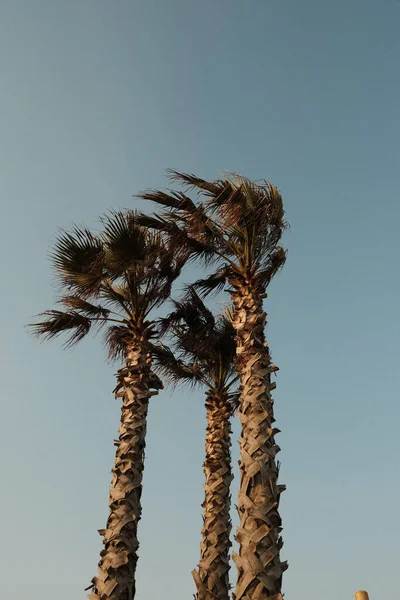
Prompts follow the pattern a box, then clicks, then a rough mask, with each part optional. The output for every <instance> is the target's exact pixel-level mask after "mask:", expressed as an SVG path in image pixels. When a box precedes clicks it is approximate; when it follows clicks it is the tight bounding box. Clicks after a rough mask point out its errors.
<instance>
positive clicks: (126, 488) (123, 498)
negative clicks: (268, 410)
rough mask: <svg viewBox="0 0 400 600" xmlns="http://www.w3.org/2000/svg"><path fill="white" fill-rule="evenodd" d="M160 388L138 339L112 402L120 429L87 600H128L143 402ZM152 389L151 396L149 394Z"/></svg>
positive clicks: (133, 567)
mask: <svg viewBox="0 0 400 600" xmlns="http://www.w3.org/2000/svg"><path fill="white" fill-rule="evenodd" d="M161 388H162V384H161V382H160V380H159V379H158V377H157V376H156V375H155V374H154V373H152V371H151V358H150V353H149V352H148V350H147V343H146V341H145V340H143V339H139V340H138V341H137V343H134V344H132V346H131V347H130V348H129V349H128V351H127V360H126V366H125V367H124V368H122V369H120V370H119V371H118V374H117V386H116V388H115V390H114V392H115V397H116V398H122V409H121V425H120V428H119V439H118V441H115V445H116V447H117V450H116V456H115V462H114V467H113V469H112V473H113V479H112V483H111V488H110V498H109V511H110V512H109V517H108V520H107V526H106V529H102V530H99V533H100V535H102V536H103V543H104V549H103V550H102V552H101V553H100V556H101V559H100V562H99V571H98V575H97V577H94V578H93V579H92V584H93V586H91V587H92V593H91V594H90V595H89V599H90V600H133V598H134V597H135V591H136V590H135V572H136V564H137V560H138V555H137V550H138V547H139V542H138V539H137V528H138V523H139V520H140V517H141V513H142V506H141V495H142V476H143V468H144V449H145V437H146V419H147V411H148V405H149V398H150V396H153V395H155V394H157V393H158V392H157V390H159V389H161ZM152 389H153V390H155V391H152Z"/></svg>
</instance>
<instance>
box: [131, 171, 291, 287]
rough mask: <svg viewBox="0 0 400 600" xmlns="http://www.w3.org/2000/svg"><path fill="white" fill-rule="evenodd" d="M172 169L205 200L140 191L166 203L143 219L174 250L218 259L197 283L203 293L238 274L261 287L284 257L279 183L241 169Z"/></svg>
mask: <svg viewBox="0 0 400 600" xmlns="http://www.w3.org/2000/svg"><path fill="white" fill-rule="evenodd" d="M170 173H171V179H172V180H173V181H176V182H178V183H181V184H183V185H185V186H186V187H187V188H188V189H190V188H191V189H194V190H195V191H196V192H197V193H198V194H200V195H202V196H203V201H202V202H200V203H199V202H194V201H193V200H192V199H191V198H190V197H189V196H187V194H186V193H183V192H181V191H169V192H163V191H158V190H151V191H148V192H144V193H142V194H140V196H139V197H140V198H142V199H146V200H152V201H154V202H156V203H157V204H159V205H161V206H163V207H164V209H163V211H162V212H161V213H160V214H159V215H155V216H142V217H141V223H143V224H145V225H147V226H149V227H152V228H153V229H156V230H159V231H164V232H166V233H167V234H168V236H169V238H170V239H171V240H173V242H174V243H175V247H176V251H179V249H183V250H184V251H190V252H191V254H192V256H194V257H200V258H202V259H203V260H204V261H205V262H206V263H207V262H212V263H214V264H216V266H217V269H216V271H215V272H214V273H212V274H211V275H210V276H209V277H208V278H207V279H203V280H200V281H199V282H197V284H196V285H197V288H198V289H199V290H201V291H202V292H203V293H206V294H207V293H210V292H211V291H213V290H215V291H217V290H218V289H221V288H222V287H223V286H224V285H225V283H226V282H227V281H229V282H230V283H232V282H233V283H234V282H235V281H236V280H238V279H239V280H246V281H247V282H250V281H251V282H252V284H253V285H257V287H258V288H265V287H266V286H267V285H268V283H269V282H270V281H271V279H272V277H273V276H274V275H275V273H276V272H277V271H278V270H279V269H280V268H281V267H282V266H283V264H284V262H285V258H286V253H285V250H284V248H283V247H282V246H281V245H280V239H281V237H282V233H283V231H284V229H285V228H286V226H287V224H286V222H285V220H284V211H283V203H282V197H281V195H280V193H279V191H278V189H277V188H276V187H275V186H273V185H272V184H270V183H269V182H267V181H265V182H263V183H262V184H258V183H254V182H252V181H250V180H249V179H247V178H245V177H243V176H242V175H234V176H233V177H231V178H230V177H227V178H225V179H220V180H217V181H211V182H210V181H205V180H204V179H200V178H198V177H195V176H194V175H188V174H184V173H178V172H176V171H171V172H170Z"/></svg>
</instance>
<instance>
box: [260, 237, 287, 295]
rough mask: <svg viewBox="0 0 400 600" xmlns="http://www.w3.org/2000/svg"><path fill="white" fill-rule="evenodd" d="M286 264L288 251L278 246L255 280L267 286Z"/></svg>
mask: <svg viewBox="0 0 400 600" xmlns="http://www.w3.org/2000/svg"><path fill="white" fill-rule="evenodd" d="M285 262H286V250H285V249H284V248H283V247H282V246H278V248H276V249H275V250H274V251H273V252H272V253H271V254H270V255H269V256H268V260H267V261H265V263H264V264H263V266H262V269H260V270H259V271H258V272H257V274H256V275H255V279H256V280H258V281H259V282H261V283H262V285H264V286H267V285H268V284H269V283H270V281H271V280H272V278H273V277H274V276H275V275H276V273H277V272H278V271H279V270H280V269H281V268H282V267H283V265H284V264H285Z"/></svg>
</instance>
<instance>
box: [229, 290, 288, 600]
mask: <svg viewBox="0 0 400 600" xmlns="http://www.w3.org/2000/svg"><path fill="white" fill-rule="evenodd" d="M264 295H265V294H264ZM262 299H263V293H262V290H261V291H260V290H257V289H252V288H251V286H247V287H245V286H243V287H236V289H235V291H233V292H232V300H233V303H234V307H235V311H234V323H233V324H234V327H235V329H236V334H237V337H236V341H237V358H236V369H237V371H238V374H239V376H240V392H241V398H240V409H239V418H240V421H241V425H242V433H241V439H240V441H239V444H240V463H239V468H240V490H239V500H238V513H239V519H240V524H239V527H238V529H237V532H236V536H235V539H236V540H237V542H238V543H239V554H238V555H237V554H236V553H234V554H233V559H234V561H235V563H236V566H237V569H238V579H237V585H236V590H235V594H234V598H235V600H241V599H244V600H265V599H267V598H268V600H281V599H282V593H281V588H282V573H283V571H285V569H286V568H287V563H286V562H283V563H282V562H281V560H280V550H281V548H282V545H283V542H282V538H281V535H280V533H281V531H282V528H281V517H280V515H279V512H278V507H279V498H280V494H281V492H282V491H283V490H284V489H285V486H283V485H278V473H279V463H277V461H276V460H275V456H276V454H277V453H278V452H279V450H280V448H279V446H277V444H276V443H275V439H274V437H275V434H276V433H279V430H278V429H275V428H274V427H273V423H274V421H275V419H274V413H273V400H272V398H271V390H272V389H274V388H275V383H271V373H272V372H273V371H276V370H277V367H275V366H274V365H272V364H271V359H270V355H269V350H268V345H267V344H266V342H265V333H264V327H265V322H266V313H265V312H264V311H263V307H262Z"/></svg>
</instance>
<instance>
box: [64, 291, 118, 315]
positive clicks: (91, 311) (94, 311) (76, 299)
mask: <svg viewBox="0 0 400 600" xmlns="http://www.w3.org/2000/svg"><path fill="white" fill-rule="evenodd" d="M60 304H63V305H64V306H65V307H66V308H72V309H76V310H79V311H81V312H82V313H84V314H85V315H86V316H88V317H104V318H107V317H108V315H109V314H110V311H109V310H108V309H107V308H104V307H103V306H96V305H94V304H91V303H90V302H87V300H84V299H83V298H81V297H80V296H64V297H63V298H61V300H60Z"/></svg>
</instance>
